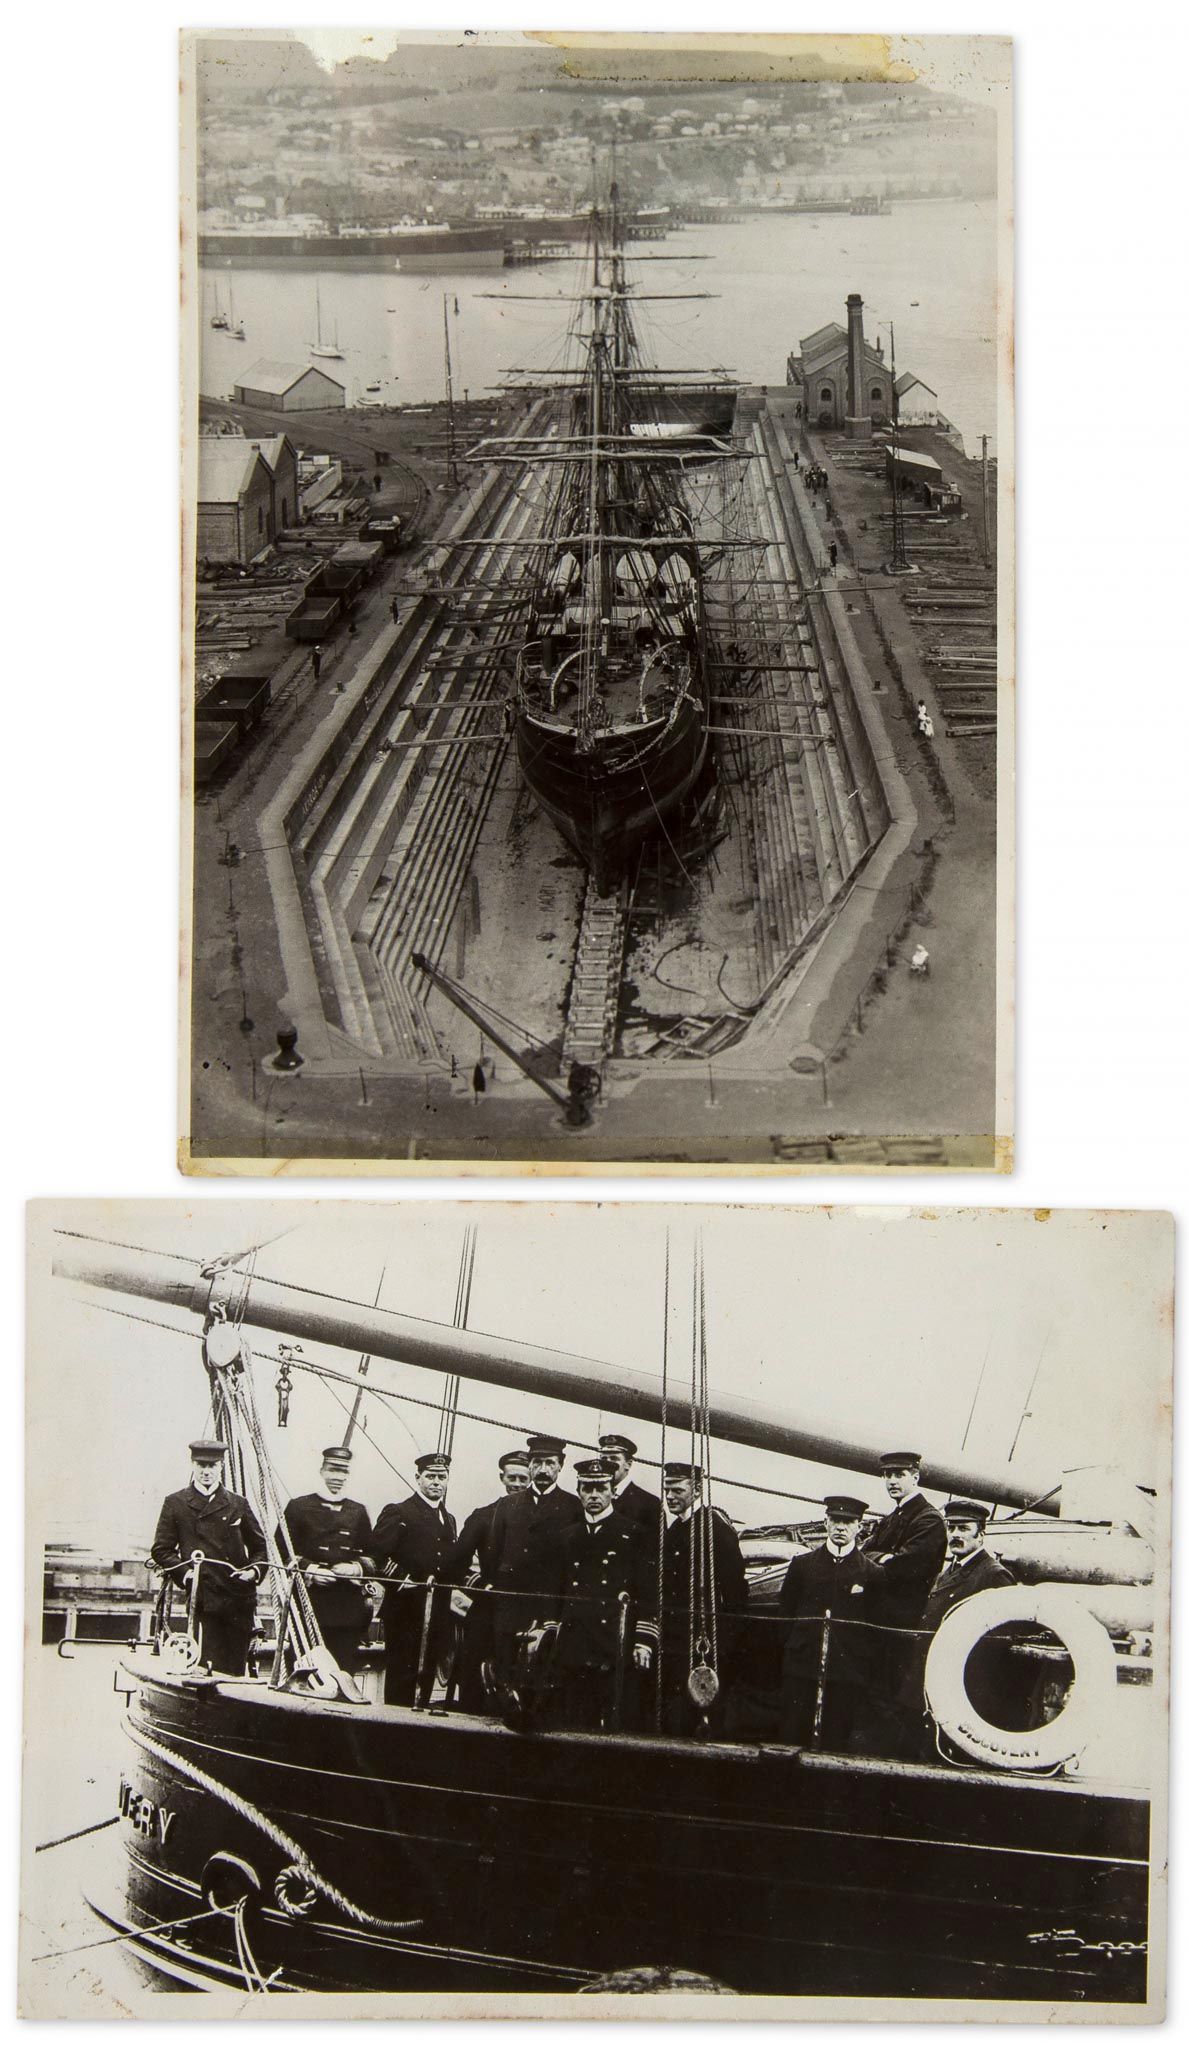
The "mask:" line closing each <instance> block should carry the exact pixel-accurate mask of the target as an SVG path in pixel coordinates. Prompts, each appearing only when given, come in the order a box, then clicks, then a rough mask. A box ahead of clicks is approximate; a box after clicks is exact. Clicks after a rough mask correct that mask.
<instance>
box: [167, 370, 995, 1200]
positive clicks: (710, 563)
mask: <svg viewBox="0 0 1189 2048" xmlns="http://www.w3.org/2000/svg"><path fill="white" fill-rule="evenodd" d="M551 403H552V401H550V400H549V399H545V398H538V399H536V400H535V401H532V402H530V403H527V404H523V403H522V405H521V407H520V409H519V410H518V411H517V412H516V414H515V415H514V417H513V419H512V420H511V422H510V423H509V421H508V420H507V419H506V418H505V420H504V421H503V428H504V431H511V432H514V433H515V432H519V433H523V434H526V435H527V434H530V433H532V434H539V433H542V432H547V431H548V430H549V427H550V423H551V420H552V418H553V415H552V413H551V411H550V406H551ZM254 424H255V423H254ZM263 424H264V425H265V426H267V422H265V423H263ZM333 431H334V432H335V433H336V434H337V435H338V436H339V438H340V440H344V439H346V440H347V441H349V437H350V435H351V434H352V433H353V432H357V433H358V434H359V435H360V436H361V438H362V439H363V440H364V441H378V440H379V439H380V437H381V434H382V432H383V425H382V423H378V422H376V421H375V420H374V419H372V418H371V417H370V416H369V417H368V419H367V420H366V421H365V422H353V421H352V420H351V419H350V416H348V417H347V419H346V420H340V421H339V422H338V423H336V425H335V426H334V428H333ZM404 431H405V433H406V436H407V434H408V426H407V423H405V429H404ZM421 433H422V437H421V439H420V441H419V442H418V445H417V449H416V452H412V451H410V450H409V449H408V447H407V445H406V452H405V454H404V456H403V457H402V456H394V458H393V459H394V460H396V461H397V462H398V463H399V462H401V461H403V462H404V465H405V467H404V470H403V471H402V472H400V473H399V474H400V475H403V479H404V481H403V484H399V485H398V480H397V477H396V476H394V481H393V484H392V488H393V490H396V489H397V488H398V487H400V488H403V490H404V491H405V494H406V501H407V504H408V507H409V511H410V515H412V514H413V513H414V511H416V512H417V513H419V514H420V531H419V534H418V537H417V545H416V546H415V547H414V548H412V549H410V550H407V551H405V552H403V553H401V554H399V555H397V556H396V557H394V558H393V559H392V560H391V561H390V562H389V563H388V564H387V565H386V566H385V569H384V572H383V575H382V576H381V577H380V578H378V579H377V581H376V582H375V584H374V585H373V586H372V587H371V588H370V589H368V590H367V591H366V592H364V593H363V596H362V600H361V602H360V604H359V605H358V606H357V608H356V614H355V619H354V627H355V630H354V632H351V633H348V632H345V631H341V632H340V633H339V634H338V635H337V637H336V638H335V639H334V640H333V641H332V642H330V643H329V644H328V645H327V646H326V647H325V648H324V650H323V653H322V658H321V661H320V671H321V672H320V675H319V676H318V677H317V678H316V679H315V678H314V676H313V674H312V665H311V663H310V660H309V656H308V654H307V653H303V652H301V651H298V652H296V653H291V654H290V655H289V656H288V657H287V666H286V668H285V670H284V671H283V673H282V674H281V676H280V678H279V688H274V692H273V702H272V704H271V706H270V708H269V710H268V712H267V714H266V715H265V717H264V719H263V721H262V723H261V726H260V729H259V732H258V733H257V734H256V735H255V736H254V737H253V738H252V740H251V744H250V745H248V746H246V747H245V749H244V750H243V751H242V754H241V756H240V757H238V758H237V760H236V761H235V763H234V765H233V766H231V767H230V768H229V770H228V771H227V773H226V775H225V777H223V778H216V779H215V780H214V782H213V783H212V785H211V787H210V788H209V789H208V790H207V791H205V792H204V793H203V794H202V796H201V798H200V802H199V805H198V808H197V812H196V834H195V881H196V887H195V963H196V964H195V977H194V992H193V993H194V1001H193V1012H192V1014H193V1053H194V1070H195V1091H194V1102H193V1112H192V1138H193V1146H192V1151H193V1156H194V1159H195V1162H196V1163H198V1162H200V1161H201V1159H202V1158H204V1157H211V1158H228V1157H244V1158H249V1159H257V1160H258V1159H259V1158H261V1157H273V1158H293V1157H301V1156H305V1157H317V1158H321V1159H324V1160H333V1159H335V1158H347V1157H356V1158H372V1159H382V1158H386V1157H387V1158H398V1159H406V1158H420V1159H425V1160H430V1161H435V1160H440V1161H442V1162H443V1163H444V1162H446V1161H449V1160H451V1159H457V1158H472V1159H478V1160H480V1161H481V1160H484V1159H490V1160H491V1161H492V1162H493V1163H495V1162H498V1161H501V1160H506V1159H512V1158H528V1159H531V1158H534V1157H543V1156H545V1157H556V1156H558V1154H559V1152H560V1153H561V1154H562V1155H563V1156H565V1157H573V1159H574V1160H575V1162H576V1163H581V1164H586V1163H593V1162H597V1161H599V1160H602V1159H607V1160H609V1161H610V1160H614V1161H617V1162H618V1161H630V1160H633V1159H649V1158H657V1159H662V1160H665V1161H667V1162H670V1163H673V1164H684V1163H690V1164H694V1163H696V1162H697V1161H699V1160H704V1159H720V1158H721V1159H727V1160H732V1161H738V1162H740V1163H742V1162H747V1163H750V1164H756V1165H763V1164H777V1163H780V1164H790V1163H791V1164H798V1163H800V1164H805V1165H830V1164H835V1165H860V1166H862V1165H871V1166H878V1165H882V1164H887V1163H893V1164H908V1165H912V1164H921V1165H928V1164H962V1165H984V1166H989V1165H991V1164H993V1163H995V1154H994V1141H993V1132H994V1008H995V997H994V753H993V739H992V740H991V742H990V743H988V740H987V737H986V730H985V729H986V728H987V727H993V724H994V709H995V701H996V693H995V682H996V675H995V659H996V656H995V614H994V590H993V573H992V572H990V571H988V570H987V569H986V567H985V565H984V564H983V562H982V559H981V552H980V547H979V546H978V545H976V543H975V541H974V539H973V538H972V530H971V525H970V520H969V517H968V516H967V515H965V514H963V515H961V516H954V517H950V518H946V519H941V520H939V521H936V522H934V521H932V520H930V521H928V522H926V523H922V525H921V527H920V528H919V529H917V528H914V527H912V526H911V525H910V527H909V529H908V530H909V532H910V534H911V543H910V553H911V554H912V555H913V557H914V572H913V574H912V575H911V576H900V577H892V576H890V575H889V574H887V573H886V572H885V566H884V565H885V558H886V554H887V552H888V551H887V547H886V539H885V535H884V531H883V528H882V526H881V519H882V516H883V513H884V511H885V510H886V492H885V491H884V489H883V484H882V479H881V477H880V476H879V474H878V465H879V461H880V458H879V456H878V452H877V451H876V450H874V449H867V450H860V451H856V450H855V449H854V448H853V447H849V446H848V445H847V444H846V443H845V442H844V441H843V440H842V438H841V436H836V437H832V436H827V437H824V438H823V437H821V436H818V435H816V434H815V436H814V439H813V441H812V442H810V440H809V439H808V438H807V437H806V436H805V435H804V434H803V431H802V428H801V425H800V423H799V421H797V420H796V419H795V417H794V411H793V406H792V401H791V397H790V396H786V394H785V393H784V391H783V390H775V391H771V392H761V391H758V390H755V391H745V392H743V393H741V394H740V395H739V397H738V400H737V403H736V408H735V420H734V430H733V441H732V446H733V448H734V450H735V451H736V453H737V457H738V459H737V460H734V461H731V462H729V463H722V464H717V465H713V466H707V467H706V468H705V469H699V470H697V471H696V472H694V474H693V476H692V477H691V481H690V501H691V506H692V508H693V509H694V511H695V517H696V523H697V528H698V534H699V539H700V541H701V543H702V546H703V550H704V559H705V562H706V577H707V581H706V603H707V630H708V648H709V659H710V663H711V668H710V675H711V682H712V726H713V729H714V733H715V738H716V753H717V776H716V785H715V788H714V791H713V800H712V803H711V804H710V806H709V808H708V810H707V812H706V813H705V814H704V816H703V818H702V820H701V822H700V831H699V837H698V839H697V842H696V843H683V842H681V841H680V840H679V841H678V842H676V843H675V842H674V841H672V840H671V839H669V838H668V835H666V834H661V835H658V839H657V840H656V841H655V842H653V843H652V844H651V845H650V846H649V847H648V848H647V849H646V852H645V855H644V857H643V858H642V860H641V862H640V864H639V867H638V869H637V870H636V872H635V873H634V875H633V876H632V877H631V878H630V879H629V881H628V883H626V884H625V886H624V888H623V890H622V891H621V892H620V894H619V896H618V897H616V898H613V899H609V900H600V899H599V898H598V897H597V896H596V895H595V892H594V891H593V889H591V888H588V886H587V883H586V878H585V875H584V873H583V872H582V870H581V868H580V867H579V865H578V863H577V860H576V857H575V856H574V855H573V854H572V853H571V852H570V850H569V849H568V848H567V847H566V845H565V844H564V842H563V841H562V840H561V839H560V837H559V836H558V835H557V833H556V832H555V831H554V829H553V827H552V826H551V825H550V823H549V822H548V820H547V819H546V818H544V817H543V815H542V814H540V813H539V812H538V811H537V810H536V808H535V806H534V805H533V803H532V801H531V799H530V798H529V797H528V794H527V792H526V791H525V789H524V787H523V785H522V783H521V780H520V776H519V771H518V768H517V764H516V759H515V749H514V747H513V746H512V744H511V737H510V722H509V719H508V717H507V711H506V705H507V697H508V686H509V680H510V659H509V649H510V644H511V641H512V639H513V636H514V634H515V630H516V622H515V616H514V614H513V612H512V610H511V608H510V607H507V606H506V605H502V604H501V594H502V593H504V594H506V593H507V592H508V591H509V590H510V589H511V588H512V587H513V586H514V583H515V579H516V576H517V573H518V571H517V568H516V567H515V566H509V565H515V564H516V563H517V561H518V552H517V546H518V544H522V543H524V542H525V541H529V540H531V539H532V538H533V536H534V535H535V533H536V532H537V530H538V525H539V521H540V519H541V517H542V513H543V499H542V496H541V493H540V491H539V489H538V487H537V486H536V484H535V482H534V480H533V478H532V476H531V474H530V475H529V478H528V481H525V480H524V477H523V475H522V476H521V479H520V481H519V482H518V483H515V482H512V481H510V480H509V478H508V476H507V474H506V473H505V472H503V471H499V472H497V471H493V470H486V469H474V468H466V467H464V468H463V470H462V482H461V483H460V485H459V487H458V488H457V489H449V488H443V486H445V485H447V483H448V479H447V476H446V473H445V470H444V465H443V456H442V446H443V439H442V423H441V421H440V418H437V417H431V419H430V420H429V421H428V422H423V425H422V430H421ZM370 459H371V453H370V450H369V451H368V452H367V454H366V455H365V453H364V451H363V449H362V448H361V450H360V463H361V464H366V463H367V462H370ZM811 462H817V463H819V464H822V465H824V467H825V469H826V472H827V475H828V478H829V484H828V487H827V489H826V491H825V492H822V491H820V490H819V491H818V492H816V493H815V492H813V491H811V490H810V488H808V486H807V484H806V482H805V472H806V469H807V467H808V466H809V465H810V463H811ZM346 466H347V467H348V469H349V468H350V456H349V450H348V451H346ZM827 514H828V515H829V516H827ZM831 542H833V543H834V547H835V553H836V564H835V566H833V567H832V566H831V564H830V558H829V549H830V544H831ZM283 552H284V551H283V550H282V553H283ZM974 556H978V559H977V560H975V559H972V557H974ZM271 573H272V574H273V575H275V574H277V573H278V572H277V570H276V568H275V566H274V567H273V568H272V570H271ZM258 574H260V575H261V576H263V575H264V574H265V572H264V571H261V572H258ZM259 595H260V596H261V598H262V599H263V600H265V601H266V600H267V587H266V586H262V588H261V590H260V592H259ZM394 595H395V596H396V598H397V613H398V616H397V618H396V620H395V621H394V619H393V617H392V598H393V596H394ZM922 695H924V696H927V698H928V701H929V704H930V707H931V708H935V709H936V712H937V716H936V717H935V719H934V734H933V737H932V738H926V737H925V735H924V734H922V733H921V732H920V731H919V730H918V729H917V719H916V704H917V701H918V699H919V698H920V697H921V696H922ZM980 728H983V730H982V731H980ZM963 750H965V753H964V757H963ZM976 750H977V751H976ZM229 845H230V846H231V849H232V851H231V854H230V856H229V853H228V847H229ZM929 920H932V924H931V926H930V936H929V939H928V943H929V947H930V951H931V954H932V955H933V956H934V957H935V959H936V971H935V972H934V973H933V975H932V976H931V978H930V981H929V982H928V983H927V984H924V985H923V986H922V985H918V984H917V983H916V982H915V978H914V980H913V982H912V983H911V984H910V981H909V977H908V975H907V964H906V963H907V953H908V952H909V951H911V946H912V944H915V943H916V941H917V939H918V938H919V937H920V933H921V929H922V927H923V924H924V923H925V922H927V921H929ZM951 933H952V939H953V943H952V947H951ZM910 942H911V943H910ZM415 955H416V956H418V957H421V956H425V957H426V958H427V959H428V960H429V961H430V962H431V963H432V964H433V965H434V966H435V967H437V968H438V969H439V971H440V972H441V973H443V974H445V975H446V976H448V977H450V979H451V980H452V981H454V982H455V983H457V985H458V986H459V988H460V989H461V990H463V991H465V994H466V996H467V998H468V999H469V1000H470V1001H472V1002H474V1003H477V1004H478V1005H479V1007H480V1010H481V1011H482V1012H483V1013H484V1014H487V1015H489V1016H490V1018H491V1020H492V1028H493V1033H494V1034H495V1035H496V1036H497V1037H502V1038H503V1039H504V1040H505V1041H507V1042H510V1043H511V1044H513V1045H514V1046H516V1047H517V1048H518V1049H519V1050H520V1051H521V1052H522V1053H523V1054H524V1055H526V1056H527V1058H528V1061H529V1064H530V1066H533V1067H534V1068H535V1069H536V1071H537V1072H538V1073H540V1074H542V1075H545V1076H548V1077H551V1078H553V1079H554V1080H555V1083H560V1084H561V1085H563V1086H564V1081H565V1076H566V1074H567V1071H568V1069H569V1067H570V1065H571V1064H572V1063H573V1062H574V1061H580V1062H582V1063H583V1064H585V1065H589V1066H592V1067H594V1068H596V1069H597V1070H599V1071H600V1073H601V1083H602V1094H601V1099H600V1103H599V1107H598V1108H597V1110H596V1113H595V1117H594V1121H593V1123H592V1124H591V1126H589V1127H588V1128H587V1129H586V1130H584V1131H570V1130H569V1129H568V1128H567V1127H566V1126H565V1124H564V1120H563V1119H561V1117H560V1116H559V1114H558V1111H557V1109H556V1107H555V1105H554V1103H553V1102H551V1101H550V1100H548V1099H547V1098H546V1097H545V1096H544V1095H542V1094H540V1093H539V1092H538V1091H537V1089H536V1088H535V1087H534V1085H533V1082H532V1080H531V1079H529V1078H526V1077H525V1076H524V1075H523V1074H522V1073H521V1072H520V1071H519V1070H518V1069H517V1068H516V1066H514V1065H513V1063H512V1061H511V1060H510V1059H509V1058H508V1057H506V1055H505V1054H504V1053H502V1052H501V1051H499V1050H498V1049H497V1048H496V1046H495V1045H494V1044H493V1042H492V1039H491V1038H489V1037H488V1036H487V1035H486V1034H484V1033H481V1032H480V1031H478V1030H477V1028H476V1027H475V1025H474V1024H472V1023H470V1022H468V1021H467V1020H466V1019H464V1017H463V1016H461V1015H460V1014H459V1012H458V1010H457V1009H456V1008H455V1007H454V1006H453V1005H452V1004H451V1003H450V1002H449V1001H448V1000H447V999H446V997H445V996H443V994H441V993H440V992H439V990H438V989H437V988H435V987H434V986H432V985H431V984H430V983H429V981H428V980H427V978H426V976H425V975H424V974H423V973H421V972H420V971H419V970H418V968H417V967H415V966H414V964H413V962H414V956H415ZM286 1025H290V1026H292V1027H295V1028H296V1031H297V1044H298V1050H299V1052H300V1055H301V1058H302V1061H303V1064H302V1065H301V1067H300V1068H299V1069H294V1070H293V1071H292V1072H284V1071H282V1072H278V1071H277V1070H276V1069H275V1068H274V1066H273V1065H272V1059H273V1056H274V1054H275V1051H276V1032H277V1030H278V1028H282V1027H284V1026H286ZM477 1069H478V1070H479V1071H478V1072H477V1071H476V1070H477Z"/></svg>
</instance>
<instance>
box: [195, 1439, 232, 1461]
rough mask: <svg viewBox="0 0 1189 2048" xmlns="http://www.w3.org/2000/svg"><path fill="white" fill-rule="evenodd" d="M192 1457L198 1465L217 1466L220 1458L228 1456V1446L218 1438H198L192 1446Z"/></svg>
mask: <svg viewBox="0 0 1189 2048" xmlns="http://www.w3.org/2000/svg"><path fill="white" fill-rule="evenodd" d="M190 1456H191V1457H192V1458H193V1460H194V1462H195V1464H197V1465H217V1464H218V1462H219V1460H220V1458H225V1457H226V1456H227V1446H226V1444H224V1443H220V1442H219V1439H218V1437H217V1436H196V1437H194V1438H193V1440H192V1441H191V1444H190Z"/></svg>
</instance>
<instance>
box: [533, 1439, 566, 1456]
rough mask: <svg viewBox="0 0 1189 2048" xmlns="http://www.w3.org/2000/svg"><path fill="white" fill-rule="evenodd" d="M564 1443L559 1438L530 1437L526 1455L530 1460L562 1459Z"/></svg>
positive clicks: (564, 1449) (564, 1451)
mask: <svg viewBox="0 0 1189 2048" xmlns="http://www.w3.org/2000/svg"><path fill="white" fill-rule="evenodd" d="M565 1453H566V1447H565V1443H564V1442H563V1440H562V1438H561V1437H560V1436H530V1438H529V1440H528V1454H529V1457H530V1458H564V1456H565Z"/></svg>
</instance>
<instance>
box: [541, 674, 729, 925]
mask: <svg viewBox="0 0 1189 2048" xmlns="http://www.w3.org/2000/svg"><path fill="white" fill-rule="evenodd" d="M708 745H709V741H708V738H707V733H706V715H705V708H704V705H703V704H702V702H701V701H700V700H699V699H697V698H695V697H689V698H687V699H686V700H685V701H684V702H683V703H682V704H681V705H680V707H679V708H678V711H677V714H676V716H675V717H674V719H673V721H672V723H671V724H670V725H669V726H667V727H666V728H665V729H664V730H663V732H661V733H660V735H659V736H658V735H656V734H655V733H653V734H651V735H650V734H649V732H648V729H647V728H644V729H642V731H641V733H640V735H639V736H638V737H637V736H636V735H634V734H631V733H623V732H617V733H615V734H613V735H611V736H610V737H608V738H606V739H601V740H598V741H597V742H596V743H595V746H594V747H593V749H592V750H591V751H590V752H589V753H582V752H580V751H579V749H578V746H577V744H576V736H575V735H574V734H572V733H568V732H560V731H558V730H557V729H556V728H555V727H550V726H548V725H544V724H542V723H541V722H540V721H538V720H537V719H534V718H533V717H532V716H531V714H529V713H527V712H523V711H522V712H521V714H520V716H519V718H518V720H517V726H516V746H517V752H518V754H519V758H520V768H521V773H522V774H523V776H524V779H525V782H526V783H527V785H528V787H529V789H530V790H531V791H532V793H533V795H534V796H535V797H536V799H537V802H538V803H539V804H540V806H541V808H542V810H544V811H546V812H547V813H548V815H549V817H550V818H552V820H553V822H554V824H555V825H556V826H557V828H558V831H559V832H561V833H562V835H563V836H564V837H565V838H566V839H568V840H569V842H570V845H571V846H572V847H573V848H574V849H575V851H576V852H577V853H578V855H579V856H580V858H581V859H582V861H583V863H584V865H585V866H586V867H588V868H589V869H590V872H591V874H592V875H593V877H594V880H595V886H596V888H597V889H598V890H599V891H600V893H601V894H606V893H607V892H608V891H609V890H611V889H614V888H615V887H616V886H617V884H618V883H619V881H620V880H621V878H622V876H623V874H624V872H625V870H626V869H627V866H628V863H629V861H630V860H631V858H632V855H633V854H634V853H636V852H637V851H638V849H639V848H640V847H641V846H642V845H643V844H644V842H645V841H646V840H648V839H652V838H657V837H662V838H663V836H664V834H665V832H666V830H671V829H672V827H671V822H670V821H671V820H672V818H673V815H674V813H675V812H676V811H677V810H678V809H679V807H680V805H681V804H682V802H683V801H684V799H685V798H686V797H687V796H688V795H689V793H690V791H691V790H692V789H693V788H694V787H695V785H696V783H697V781H698V778H699V776H700V775H701V773H702V770H703V768H704V766H705V763H706V753H707V748H708Z"/></svg>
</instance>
